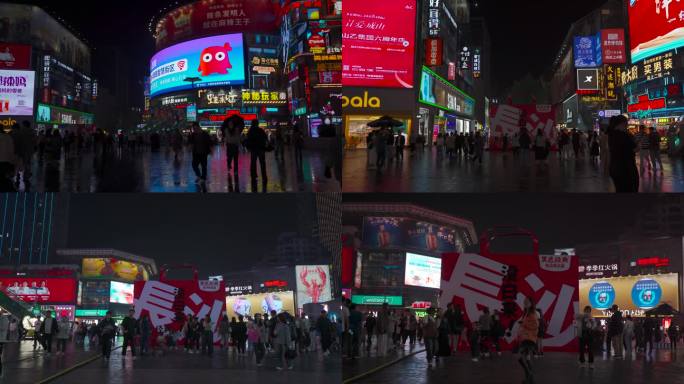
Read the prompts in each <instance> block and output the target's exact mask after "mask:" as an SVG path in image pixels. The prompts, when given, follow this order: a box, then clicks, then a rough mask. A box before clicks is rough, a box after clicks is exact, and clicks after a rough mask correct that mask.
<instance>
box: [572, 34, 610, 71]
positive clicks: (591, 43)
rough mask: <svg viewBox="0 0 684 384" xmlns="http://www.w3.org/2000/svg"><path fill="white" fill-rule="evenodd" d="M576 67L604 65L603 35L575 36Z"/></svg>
mask: <svg viewBox="0 0 684 384" xmlns="http://www.w3.org/2000/svg"><path fill="white" fill-rule="evenodd" d="M574 53H575V68H596V67H600V66H601V65H603V55H602V53H601V35H600V34H598V35H595V36H575V44H574Z"/></svg>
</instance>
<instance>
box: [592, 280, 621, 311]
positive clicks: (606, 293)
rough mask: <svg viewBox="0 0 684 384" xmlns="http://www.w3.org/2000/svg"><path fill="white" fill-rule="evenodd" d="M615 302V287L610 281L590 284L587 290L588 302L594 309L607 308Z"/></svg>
mask: <svg viewBox="0 0 684 384" xmlns="http://www.w3.org/2000/svg"><path fill="white" fill-rule="evenodd" d="M613 302H615V288H613V286H612V285H610V283H607V282H605V281H602V282H600V283H596V284H594V285H592V286H591V289H590V290H589V304H591V306H592V307H593V308H594V309H609V308H610V307H611V306H613Z"/></svg>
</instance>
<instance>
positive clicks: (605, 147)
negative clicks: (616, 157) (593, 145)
mask: <svg viewBox="0 0 684 384" xmlns="http://www.w3.org/2000/svg"><path fill="white" fill-rule="evenodd" d="M609 142H610V137H609V136H608V130H607V129H601V133H600V135H599V151H600V161H601V170H602V172H603V175H604V176H608V175H610V144H609Z"/></svg>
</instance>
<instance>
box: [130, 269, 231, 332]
mask: <svg viewBox="0 0 684 384" xmlns="http://www.w3.org/2000/svg"><path fill="white" fill-rule="evenodd" d="M160 279H161V280H162V281H137V282H136V283H135V301H134V302H135V318H136V319H139V318H140V316H141V315H143V314H147V315H148V316H149V319H150V322H151V323H152V326H153V327H154V328H155V332H154V333H153V336H156V334H157V333H158V332H159V331H160V330H162V329H163V330H168V331H169V332H174V333H175V332H178V333H180V331H181V329H182V327H183V324H184V323H185V321H186V319H187V317H188V316H189V315H193V316H197V317H198V318H200V319H203V318H204V317H205V316H206V315H209V317H210V318H211V322H212V324H213V325H214V329H213V331H214V342H217V341H219V340H220V336H219V334H218V323H219V321H220V320H221V316H222V314H223V313H224V312H225V305H226V293H225V289H226V287H225V284H224V282H222V281H216V280H165V279H163V276H161V277H160ZM154 338H155V337H153V339H154Z"/></svg>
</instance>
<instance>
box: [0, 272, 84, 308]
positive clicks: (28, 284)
mask: <svg viewBox="0 0 684 384" xmlns="http://www.w3.org/2000/svg"><path fill="white" fill-rule="evenodd" d="M0 290H3V291H5V292H7V294H9V295H10V296H12V297H16V298H18V299H19V300H21V301H25V302H27V303H39V304H41V303H75V302H76V280H75V279H50V278H28V277H27V278H19V277H17V278H0Z"/></svg>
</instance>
